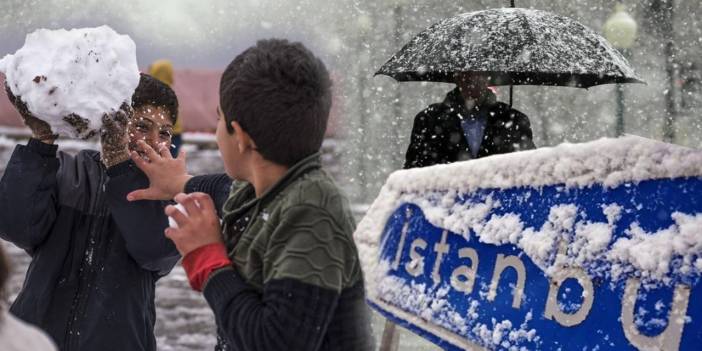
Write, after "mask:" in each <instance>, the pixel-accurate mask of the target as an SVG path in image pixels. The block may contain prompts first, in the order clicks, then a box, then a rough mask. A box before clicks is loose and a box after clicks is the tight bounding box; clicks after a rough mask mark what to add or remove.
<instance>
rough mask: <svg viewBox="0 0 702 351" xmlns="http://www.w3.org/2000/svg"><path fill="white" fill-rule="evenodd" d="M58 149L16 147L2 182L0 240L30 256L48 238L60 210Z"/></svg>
mask: <svg viewBox="0 0 702 351" xmlns="http://www.w3.org/2000/svg"><path fill="white" fill-rule="evenodd" d="M57 148H58V147H57V146H56V145H47V144H44V143H42V142H41V141H38V140H35V139H30V140H29V143H28V144H27V145H26V146H25V145H17V147H16V148H15V151H14V152H13V153H12V157H11V158H10V162H8V164H7V168H6V169H5V174H4V175H3V177H2V180H0V237H1V238H3V239H5V240H8V241H10V242H12V243H14V244H15V245H17V246H18V247H20V248H22V249H24V250H27V251H28V252H29V253H31V252H32V251H33V250H34V248H36V247H37V246H38V245H39V244H41V243H42V242H43V241H44V239H46V236H47V235H48V233H49V231H50V230H51V227H52V226H53V223H54V220H55V219H56V213H57V208H58V200H57V198H58V191H57V186H56V184H57V176H56V173H57V171H58V169H59V160H58V158H57V157H56V150H57Z"/></svg>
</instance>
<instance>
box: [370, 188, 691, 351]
mask: <svg viewBox="0 0 702 351" xmlns="http://www.w3.org/2000/svg"><path fill="white" fill-rule="evenodd" d="M435 195H436V194H435V193H434V194H432V195H431V196H435ZM701 195H702V177H686V178H676V179H652V180H645V181H641V182H625V183H622V184H619V185H618V186H616V187H613V188H612V187H609V188H607V187H604V186H602V185H601V184H590V185H588V186H583V187H572V186H571V187H566V186H563V185H562V184H559V185H549V186H540V187H524V186H521V187H514V188H509V189H479V190H477V191H474V192H470V193H466V194H460V193H459V194H457V195H456V198H455V202H456V203H458V204H481V203H486V202H492V203H498V204H499V206H492V207H490V209H489V212H488V213H487V214H486V215H485V217H486V218H491V217H499V216H504V215H507V214H516V215H518V217H519V218H520V219H521V222H522V226H523V228H522V227H520V228H522V232H524V231H529V230H531V229H529V228H533V231H538V230H540V229H543V228H545V227H548V226H549V225H550V224H549V223H550V222H549V221H550V220H551V219H550V216H551V215H552V211H553V209H554V208H559V207H560V206H568V207H570V208H573V209H575V212H574V213H575V215H574V221H575V222H576V223H575V224H573V225H572V226H571V227H572V228H575V227H577V226H578V225H579V224H578V223H580V224H583V223H586V224H588V225H590V226H589V227H587V226H581V227H580V228H585V229H582V230H581V231H583V230H584V231H587V230H590V231H593V230H595V228H603V226H604V228H610V229H611V238H609V240H607V243H608V244H607V246H606V247H605V248H604V249H605V251H606V250H609V249H612V247H613V245H614V244H613V243H614V242H617V241H618V240H619V239H626V238H629V237H631V236H632V235H633V234H632V231H636V230H639V231H640V232H642V233H649V234H651V233H659V234H661V235H665V234H666V233H668V232H669V231H675V230H679V229H680V228H681V221H683V219H681V218H688V219H695V220H696V222H694V221H693V222H694V223H697V224H695V225H698V227H696V228H695V229H698V231H697V233H699V235H697V236H696V237H694V239H695V240H693V241H694V242H687V245H693V246H694V245H700V243H702V225H699V224H700V223H702V221H700V220H699V217H698V216H702V196H701ZM427 196H430V195H427ZM611 206H616V208H617V212H618V215H617V216H616V219H615V221H616V222H613V219H612V218H610V217H608V213H607V211H605V210H603V209H606V208H608V207H609V208H611ZM688 222H689V221H688ZM600 224H601V225H602V226H599V227H598V225H600ZM468 229H470V230H469V231H470V234H471V235H466V234H465V233H463V234H461V233H457V232H452V231H450V230H447V229H446V228H441V227H438V226H436V225H433V224H432V223H431V222H430V221H429V220H428V219H427V214H426V213H424V212H423V209H422V207H421V206H419V205H417V204H415V203H411V202H400V203H397V205H396V206H395V210H394V211H393V212H392V214H391V215H390V216H389V218H388V220H387V222H386V223H385V226H384V230H383V232H382V233H379V234H380V240H379V250H378V253H379V257H378V261H379V262H382V263H383V264H384V265H385V267H386V269H385V274H384V275H383V276H381V277H375V279H378V283H377V286H376V287H374V289H376V290H377V291H374V292H373V293H371V294H369V303H370V304H371V306H372V307H373V308H375V309H376V310H378V311H379V312H380V313H381V314H383V315H384V316H386V317H387V318H389V319H391V320H392V321H394V322H396V323H398V324H400V325H402V326H404V327H406V328H408V329H409V330H411V331H413V332H415V333H417V334H419V335H421V336H423V337H425V338H427V339H428V340H430V341H432V342H434V343H436V344H437V345H439V346H441V347H442V348H445V349H448V350H460V349H508V350H636V349H642V350H645V349H651V350H653V349H665V350H677V349H679V350H699V349H700V345H702V299H700V298H697V299H695V298H693V297H695V296H697V297H701V296H702V284H700V282H699V271H700V269H701V268H702V267H700V266H697V267H696V268H694V267H695V266H694V265H692V267H693V269H692V270H689V269H682V268H680V267H683V266H684V264H685V262H683V260H684V259H685V258H683V257H671V258H670V267H672V268H671V273H670V274H668V275H667V276H666V278H665V279H663V280H661V279H658V280H656V279H649V278H650V277H648V278H647V277H646V276H645V275H644V276H642V275H641V274H637V271H636V270H635V269H620V270H619V273H620V274H617V275H616V276H615V275H613V274H612V272H613V271H614V270H615V268H616V267H615V263H613V262H614V261H613V260H612V257H611V256H607V255H606V254H601V255H600V256H598V257H599V258H596V259H594V261H592V260H591V261H583V262H585V263H583V265H582V266H573V267H565V266H564V267H561V268H560V269H556V270H551V271H548V272H545V271H544V268H545V266H544V264H543V262H535V261H534V260H532V256H530V255H528V254H527V253H525V250H524V249H523V247H520V246H519V245H515V244H514V243H504V244H501V245H495V244H492V243H485V242H481V240H480V238H479V237H478V236H477V235H475V232H474V230H473V228H468ZM468 229H467V230H468ZM688 229H689V227H688ZM575 231H576V229H572V231H571V232H567V231H565V232H563V233H561V234H563V235H564V237H566V238H568V237H570V238H571V239H572V238H573V237H574V236H575V234H574V232H575ZM688 241H689V240H688ZM574 242H575V241H574V240H573V241H570V242H569V243H568V244H563V243H560V244H559V243H555V244H554V245H559V247H558V250H571V249H573V247H574V245H575V244H574ZM668 244H670V245H672V244H673V243H672V242H671V243H668ZM653 249H655V247H654V248H653ZM558 250H556V251H558ZM559 252H565V251H559ZM695 258H698V257H693V260H694V259H695ZM700 258H702V257H700ZM554 259H555V258H554V257H553V256H552V257H549V258H548V259H547V261H550V262H553V260H554ZM687 259H689V257H688V258H687ZM699 262H702V260H699V261H697V263H699ZM687 263H689V262H687ZM622 267H623V266H622ZM676 267H678V268H680V269H678V268H676ZM620 268H621V267H620Z"/></svg>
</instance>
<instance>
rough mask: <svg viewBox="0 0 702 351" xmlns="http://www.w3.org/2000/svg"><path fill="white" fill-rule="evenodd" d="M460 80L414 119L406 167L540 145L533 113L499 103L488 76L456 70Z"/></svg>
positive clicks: (526, 148) (457, 78) (457, 79)
mask: <svg viewBox="0 0 702 351" xmlns="http://www.w3.org/2000/svg"><path fill="white" fill-rule="evenodd" d="M456 85H457V87H456V89H454V90H452V91H450V92H449V93H448V94H447V95H446V99H444V101H443V102H441V103H437V104H432V105H430V106H429V107H428V108H426V109H424V110H423V111H421V112H420V113H419V114H417V116H416V117H415V118H414V126H413V127H412V136H411V139H410V145H409V147H408V148H407V154H406V157H405V166H404V168H405V169H407V168H414V167H426V166H431V165H435V164H442V163H451V162H456V161H464V160H470V159H475V158H480V157H485V156H490V155H495V154H503V153H508V152H514V151H520V150H530V149H534V148H536V146H535V145H534V142H533V140H532V131H531V125H530V123H529V118H528V117H527V116H526V115H525V114H523V113H522V112H519V111H517V110H515V109H513V108H511V107H510V106H509V105H507V104H505V103H502V102H498V101H497V99H496V96H495V93H493V92H492V90H490V89H489V88H488V77H486V76H484V75H481V74H474V73H457V74H456Z"/></svg>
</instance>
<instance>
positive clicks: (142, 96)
mask: <svg viewBox="0 0 702 351" xmlns="http://www.w3.org/2000/svg"><path fill="white" fill-rule="evenodd" d="M147 105H151V106H154V107H163V108H165V109H166V111H168V113H169V115H170V117H171V122H173V124H175V122H176V119H177V118H178V97H177V96H176V94H175V92H174V91H173V89H171V87H169V86H168V85H167V84H165V83H163V82H161V81H160V80H158V79H156V78H154V77H152V76H150V75H148V74H144V73H142V74H141V78H139V86H137V88H136V90H135V91H134V95H132V108H134V109H137V108H139V107H142V106H147Z"/></svg>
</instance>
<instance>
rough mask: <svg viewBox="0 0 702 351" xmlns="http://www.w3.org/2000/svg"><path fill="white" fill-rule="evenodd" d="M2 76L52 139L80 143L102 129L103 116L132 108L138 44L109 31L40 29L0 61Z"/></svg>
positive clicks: (136, 73)
mask: <svg viewBox="0 0 702 351" xmlns="http://www.w3.org/2000/svg"><path fill="white" fill-rule="evenodd" d="M0 72H3V73H5V76H6V80H7V84H8V85H9V86H10V89H11V90H12V93H13V94H14V95H15V96H19V97H21V99H22V101H24V102H25V103H26V104H27V107H28V108H29V111H31V112H32V114H34V115H35V116H36V117H38V118H40V119H42V120H44V121H46V122H48V123H49V124H50V125H51V129H52V130H53V132H54V133H58V134H60V135H63V136H68V137H78V138H84V137H87V136H89V135H90V134H91V132H93V131H95V130H97V129H99V128H100V127H101V125H102V121H101V119H102V116H103V115H104V114H106V113H107V114H109V113H112V112H114V111H116V110H117V109H119V108H120V106H122V104H123V103H125V102H126V103H131V97H132V94H133V93H134V90H135V89H136V87H137V85H138V84H139V68H138V66H137V60H136V45H135V44H134V41H133V40H132V39H131V38H130V37H129V36H127V35H120V34H117V32H115V31H114V30H112V28H110V27H108V26H102V27H97V28H81V29H72V30H65V29H59V30H47V29H39V30H37V31H35V32H33V33H31V34H29V35H27V38H26V40H25V43H24V46H23V47H22V48H21V49H19V50H18V51H17V52H16V53H15V54H14V55H7V56H5V57H4V58H3V59H2V60H0Z"/></svg>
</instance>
